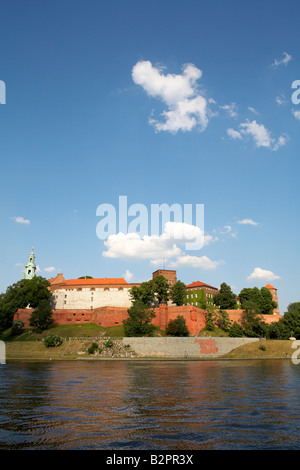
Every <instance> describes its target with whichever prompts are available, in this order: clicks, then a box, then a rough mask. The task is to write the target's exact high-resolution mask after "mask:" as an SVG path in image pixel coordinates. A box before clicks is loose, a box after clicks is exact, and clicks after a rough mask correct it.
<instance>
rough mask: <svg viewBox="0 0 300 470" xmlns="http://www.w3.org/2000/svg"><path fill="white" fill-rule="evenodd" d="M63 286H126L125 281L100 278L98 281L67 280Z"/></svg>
mask: <svg viewBox="0 0 300 470" xmlns="http://www.w3.org/2000/svg"><path fill="white" fill-rule="evenodd" d="M63 284H65V285H67V286H73V285H90V284H97V285H103V284H127V282H126V281H125V279H122V278H106V277H105V278H100V279H93V278H92V279H68V280H67V281H64V282H63Z"/></svg>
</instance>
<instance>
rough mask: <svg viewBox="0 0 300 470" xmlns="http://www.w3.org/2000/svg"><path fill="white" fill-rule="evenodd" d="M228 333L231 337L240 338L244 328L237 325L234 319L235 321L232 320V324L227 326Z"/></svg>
mask: <svg viewBox="0 0 300 470" xmlns="http://www.w3.org/2000/svg"><path fill="white" fill-rule="evenodd" d="M228 334H229V336H230V337H231V338H241V337H242V336H244V330H243V328H242V327H241V325H239V324H238V323H237V322H236V321H235V322H233V324H232V325H231V327H230V328H229V333H228Z"/></svg>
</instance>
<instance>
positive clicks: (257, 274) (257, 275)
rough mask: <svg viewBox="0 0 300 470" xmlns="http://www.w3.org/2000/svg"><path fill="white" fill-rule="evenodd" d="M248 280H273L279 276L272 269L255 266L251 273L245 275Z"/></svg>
mask: <svg viewBox="0 0 300 470" xmlns="http://www.w3.org/2000/svg"><path fill="white" fill-rule="evenodd" d="M247 279H248V281H254V280H257V281H274V280H275V279H280V277H279V276H277V275H276V274H274V273H273V272H272V271H268V270H266V269H261V268H255V269H254V271H253V273H251V274H250V276H248V277H247Z"/></svg>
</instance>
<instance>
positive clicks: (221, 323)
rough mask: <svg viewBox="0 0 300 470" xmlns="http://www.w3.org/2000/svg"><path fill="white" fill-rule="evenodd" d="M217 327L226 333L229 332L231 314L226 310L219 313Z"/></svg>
mask: <svg viewBox="0 0 300 470" xmlns="http://www.w3.org/2000/svg"><path fill="white" fill-rule="evenodd" d="M216 325H217V326H218V327H219V328H221V329H222V330H224V331H229V329H230V327H231V325H232V321H231V320H230V318H229V314H228V312H226V310H220V311H219V312H218V313H217V318H216Z"/></svg>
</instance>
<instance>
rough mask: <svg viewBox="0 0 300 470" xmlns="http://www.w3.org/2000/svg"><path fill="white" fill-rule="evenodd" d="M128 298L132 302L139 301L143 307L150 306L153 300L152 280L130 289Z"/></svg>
mask: <svg viewBox="0 0 300 470" xmlns="http://www.w3.org/2000/svg"><path fill="white" fill-rule="evenodd" d="M129 294H130V297H131V300H132V301H133V302H137V301H140V302H142V303H143V304H145V305H148V306H150V305H152V304H153V302H154V300H155V294H154V287H153V283H152V280H151V281H146V282H142V283H141V285H140V286H139V287H137V286H133V287H132V288H131V289H130V292H129Z"/></svg>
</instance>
